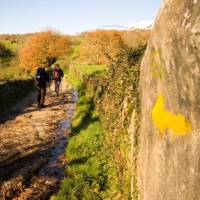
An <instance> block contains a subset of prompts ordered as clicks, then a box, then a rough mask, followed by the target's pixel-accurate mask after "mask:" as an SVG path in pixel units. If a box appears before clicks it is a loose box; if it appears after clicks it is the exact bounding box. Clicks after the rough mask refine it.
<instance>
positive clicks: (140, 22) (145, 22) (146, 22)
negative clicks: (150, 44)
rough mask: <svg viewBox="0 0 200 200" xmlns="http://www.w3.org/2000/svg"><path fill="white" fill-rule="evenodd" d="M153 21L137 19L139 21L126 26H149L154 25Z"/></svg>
mask: <svg viewBox="0 0 200 200" xmlns="http://www.w3.org/2000/svg"><path fill="white" fill-rule="evenodd" d="M153 23H154V22H153V21H144V20H143V21H137V22H129V23H127V24H126V25H125V26H127V27H129V28H147V27H149V26H151V25H153Z"/></svg>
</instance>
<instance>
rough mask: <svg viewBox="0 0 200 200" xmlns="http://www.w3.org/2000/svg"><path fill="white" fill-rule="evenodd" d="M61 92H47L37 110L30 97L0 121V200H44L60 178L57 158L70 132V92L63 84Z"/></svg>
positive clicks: (71, 109) (62, 165)
mask: <svg viewBox="0 0 200 200" xmlns="http://www.w3.org/2000/svg"><path fill="white" fill-rule="evenodd" d="M61 91H62V92H61V94H60V95H59V96H55V94H53V92H51V91H49V92H48V93H47V98H46V107H45V108H43V109H40V110H39V109H37V106H36V102H35V101H34V99H35V97H36V93H32V94H31V95H29V96H28V97H27V98H26V99H24V100H23V101H22V102H21V103H20V104H19V105H17V106H16V107H15V108H13V109H12V112H10V114H9V115H7V116H1V117H0V121H1V124H0V141H1V142H0V200H4V199H15V200H22V199H24V200H25V199H38V200H39V199H48V197H49V195H50V193H51V194H52V193H53V192H55V190H56V188H57V186H58V184H57V183H58V182H59V180H60V178H61V177H63V176H64V173H63V168H64V165H65V163H64V159H63V157H64V156H63V155H61V154H62V153H63V151H64V148H65V146H66V142H67V139H66V138H67V135H68V133H69V131H70V130H69V127H70V120H71V117H72V114H73V110H74V95H73V92H74V91H72V90H70V89H69V88H67V84H66V83H63V84H62V90H61ZM67 113H68V114H67ZM62 120H64V121H62ZM49 160H50V161H49ZM60 168H62V170H60Z"/></svg>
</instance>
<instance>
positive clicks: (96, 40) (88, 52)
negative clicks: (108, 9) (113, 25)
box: [79, 30, 150, 64]
mask: <svg viewBox="0 0 200 200" xmlns="http://www.w3.org/2000/svg"><path fill="white" fill-rule="evenodd" d="M149 36H150V31H149V30H130V31H116V30H97V31H93V32H87V33H85V35H84V40H83V43H82V45H81V50H80V57H79V60H80V61H81V62H82V63H87V64H107V63H109V61H111V60H115V58H117V57H118V56H119V54H121V53H122V52H123V49H124V48H126V47H127V48H131V49H136V48H138V46H141V45H144V44H146V43H147V42H148V39H149Z"/></svg>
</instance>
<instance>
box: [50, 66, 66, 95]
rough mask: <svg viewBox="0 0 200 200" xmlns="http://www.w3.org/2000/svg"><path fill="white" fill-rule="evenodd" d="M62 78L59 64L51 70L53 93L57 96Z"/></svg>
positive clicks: (62, 74)
mask: <svg viewBox="0 0 200 200" xmlns="http://www.w3.org/2000/svg"><path fill="white" fill-rule="evenodd" d="M63 76H64V73H63V70H62V69H61V68H60V66H59V64H56V65H55V67H54V70H53V79H54V83H55V92H56V94H57V95H59V90H60V84H61V81H62V78H63Z"/></svg>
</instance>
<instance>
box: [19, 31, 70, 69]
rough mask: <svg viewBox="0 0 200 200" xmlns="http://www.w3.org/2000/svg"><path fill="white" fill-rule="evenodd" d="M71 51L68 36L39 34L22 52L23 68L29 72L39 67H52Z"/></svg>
mask: <svg viewBox="0 0 200 200" xmlns="http://www.w3.org/2000/svg"><path fill="white" fill-rule="evenodd" d="M69 49H70V38H69V37H68V36H62V35H60V34H59V33H57V32H55V31H46V32H40V33H37V34H36V35H34V36H33V37H31V38H30V40H29V41H28V42H27V44H26V45H25V46H24V48H22V50H21V51H20V62H21V66H22V67H23V68H25V69H27V70H34V69H36V68H37V67H39V66H44V67H46V66H50V65H51V64H53V63H54V62H55V61H56V59H57V58H58V57H59V56H62V55H65V53H67V52H68V51H69Z"/></svg>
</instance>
